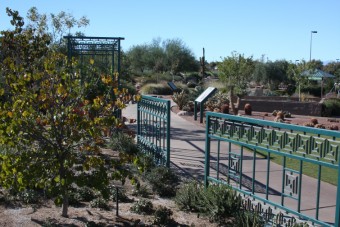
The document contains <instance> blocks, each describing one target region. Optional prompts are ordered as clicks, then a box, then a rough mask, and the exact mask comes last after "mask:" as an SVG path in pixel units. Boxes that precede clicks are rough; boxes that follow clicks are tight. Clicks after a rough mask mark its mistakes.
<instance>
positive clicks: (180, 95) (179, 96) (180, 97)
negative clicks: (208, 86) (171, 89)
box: [172, 90, 189, 110]
mask: <svg viewBox="0 0 340 227" xmlns="http://www.w3.org/2000/svg"><path fill="white" fill-rule="evenodd" d="M172 100H173V101H174V102H175V103H176V104H177V106H178V108H179V109H180V110H182V109H183V107H184V106H185V105H186V104H187V103H188V101H189V96H188V94H187V93H185V92H184V91H183V90H182V91H181V92H175V93H174V95H173V96H172Z"/></svg>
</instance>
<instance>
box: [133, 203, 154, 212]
mask: <svg viewBox="0 0 340 227" xmlns="http://www.w3.org/2000/svg"><path fill="white" fill-rule="evenodd" d="M130 210H131V211H132V212H134V213H137V214H152V213H153V212H154V210H153V205H152V202H151V201H150V200H148V199H140V200H139V201H136V202H134V204H133V205H132V207H131V208H130Z"/></svg>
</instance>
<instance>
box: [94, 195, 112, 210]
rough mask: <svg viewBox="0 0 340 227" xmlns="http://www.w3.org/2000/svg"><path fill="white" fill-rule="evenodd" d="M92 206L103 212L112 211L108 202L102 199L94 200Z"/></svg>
mask: <svg viewBox="0 0 340 227" xmlns="http://www.w3.org/2000/svg"><path fill="white" fill-rule="evenodd" d="M90 206H91V207H94V208H101V209H103V210H110V207H109V204H108V202H107V200H105V199H104V198H102V197H98V198H95V199H93V200H92V201H91V202H90Z"/></svg>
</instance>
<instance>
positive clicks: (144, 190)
mask: <svg viewBox="0 0 340 227" xmlns="http://www.w3.org/2000/svg"><path fill="white" fill-rule="evenodd" d="M132 195H133V196H140V197H143V198H148V197H149V196H150V192H149V189H148V187H147V186H146V185H140V186H138V187H136V188H135V189H134V190H133V192H132Z"/></svg>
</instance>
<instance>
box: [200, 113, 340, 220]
mask: <svg viewBox="0 0 340 227" xmlns="http://www.w3.org/2000/svg"><path fill="white" fill-rule="evenodd" d="M339 148H340V132H339V131H330V130H324V129H317V128H309V127H303V126H298V125H290V124H285V123H277V122H272V121H264V120H258V119H253V118H246V117H241V116H234V115H228V114H220V113H213V112H208V113H207V114H206V147H205V154H206V157H205V185H206V186H208V184H209V183H211V182H213V183H222V184H228V185H230V186H231V187H232V188H234V189H235V190H237V191H238V192H239V193H240V194H241V195H243V196H244V198H245V200H244V201H245V203H244V208H246V209H250V210H253V211H254V212H259V213H261V215H262V216H263V217H265V219H266V220H267V221H268V222H270V221H271V222H272V223H275V224H282V225H285V226H287V225H288V226H293V224H294V223H295V221H296V220H302V221H308V222H309V223H313V224H316V225H321V226H333V225H334V226H340V225H339V224H340V220H339V214H340V213H339V212H340V207H339V206H340V190H339V187H337V186H330V187H331V189H332V190H333V191H332V192H334V195H333V197H331V198H333V199H332V201H328V202H327V201H326V197H324V194H325V193H329V192H326V191H324V189H323V186H324V185H325V184H327V183H325V182H323V181H322V180H321V175H322V172H323V171H326V170H327V171H328V170H331V171H333V174H335V177H336V178H337V179H338V182H339V163H340V162H339ZM273 156H276V157H280V159H281V160H282V162H281V164H280V165H276V164H273V163H272V162H271V159H272V157H273ZM292 163H295V164H292ZM311 165H313V166H315V169H316V173H315V176H316V179H312V180H311V179H310V178H309V177H307V176H306V175H304V171H306V168H310V167H308V166H311ZM273 166H275V168H276V169H275V168H274V167H273ZM307 178H308V179H307ZM310 182H312V183H310ZM328 198H329V196H328ZM276 208H279V209H276ZM274 210H275V211H276V213H275V211H274ZM278 210H279V211H278ZM280 211H284V212H280ZM330 212H331V213H330ZM325 213H326V214H325ZM329 219H331V220H329Z"/></svg>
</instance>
